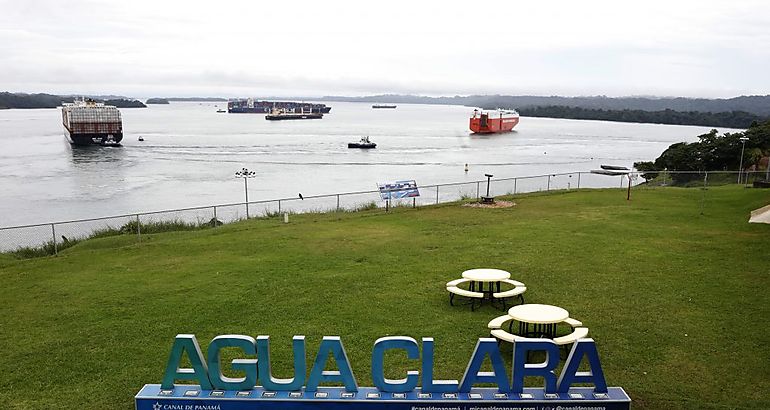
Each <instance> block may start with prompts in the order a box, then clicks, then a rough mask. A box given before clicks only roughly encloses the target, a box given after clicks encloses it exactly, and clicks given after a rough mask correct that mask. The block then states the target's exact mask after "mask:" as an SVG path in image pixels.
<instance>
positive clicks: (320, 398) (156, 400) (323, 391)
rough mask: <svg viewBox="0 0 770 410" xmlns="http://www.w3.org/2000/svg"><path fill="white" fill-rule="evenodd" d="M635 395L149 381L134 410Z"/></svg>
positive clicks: (295, 409) (466, 407)
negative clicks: (234, 387) (208, 386)
mask: <svg viewBox="0 0 770 410" xmlns="http://www.w3.org/2000/svg"><path fill="white" fill-rule="evenodd" d="M630 406H631V399H630V398H629V397H628V395H627V394H626V392H625V391H624V390H623V389H622V388H620V387H610V388H609V389H608V392H607V393H605V394H598V393H594V392H593V388H590V387H576V388H572V389H570V390H569V393H561V394H553V395H547V394H545V393H544V392H543V389H542V388H525V389H524V393H520V394H517V393H499V392H498V390H497V389H496V388H475V389H472V390H471V391H470V392H469V393H423V392H422V391H420V389H416V390H413V391H410V392H407V393H384V392H381V391H379V390H377V389H375V388H373V387H361V388H359V390H358V391H357V392H346V391H345V390H344V388H342V387H319V388H318V391H316V392H306V391H304V390H301V391H293V392H286V391H280V392H275V391H266V390H264V389H263V388H261V387H256V388H254V389H252V390H244V391H224V390H201V388H200V387H199V386H197V385H187V384H185V385H176V386H174V388H173V389H171V390H163V389H161V388H160V385H158V384H147V385H145V386H144V387H143V388H142V390H140V391H139V393H138V394H137V395H136V410H267V409H276V408H280V409H289V410H311V409H314V410H354V409H365V410H385V409H388V410H450V409H451V410H554V409H558V408H562V409H565V410H568V409H571V408H574V409H592V410H629V409H630Z"/></svg>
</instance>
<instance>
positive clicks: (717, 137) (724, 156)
mask: <svg viewBox="0 0 770 410" xmlns="http://www.w3.org/2000/svg"><path fill="white" fill-rule="evenodd" d="M741 154H743V155H741ZM768 166H770V120H768V121H764V122H762V123H759V122H754V123H752V124H751V125H750V126H749V127H748V128H747V129H746V130H745V131H743V132H735V133H729V132H728V133H724V134H719V132H718V131H717V130H711V131H709V132H707V133H705V134H702V135H699V136H698V141H697V142H691V143H687V142H678V143H676V144H672V145H671V146H669V147H668V148H667V149H666V150H665V151H663V153H662V154H661V155H660V156H659V157H658V158H657V159H655V161H643V162H635V163H634V168H636V169H637V170H638V171H642V177H643V178H644V179H646V180H650V179H653V178H655V177H657V176H658V174H659V173H660V171H664V170H676V171H737V170H738V169H739V168H740V169H741V171H752V170H766V169H767V168H766V167H768ZM671 178H672V180H673V181H674V183H686V182H688V181H690V180H692V179H694V178H699V177H698V176H697V175H693V174H672V175H671Z"/></svg>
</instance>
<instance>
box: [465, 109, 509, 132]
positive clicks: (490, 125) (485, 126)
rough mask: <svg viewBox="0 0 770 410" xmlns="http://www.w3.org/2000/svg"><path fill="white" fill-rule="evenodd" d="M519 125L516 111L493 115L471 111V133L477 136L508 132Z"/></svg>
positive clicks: (500, 112)
mask: <svg viewBox="0 0 770 410" xmlns="http://www.w3.org/2000/svg"><path fill="white" fill-rule="evenodd" d="M518 123H519V113H517V112H516V111H499V112H497V113H495V114H490V113H487V112H483V111H479V110H473V117H471V131H473V132H474V133H477V134H490V133H494V132H508V131H510V130H512V129H513V127H515V126H516V124H518Z"/></svg>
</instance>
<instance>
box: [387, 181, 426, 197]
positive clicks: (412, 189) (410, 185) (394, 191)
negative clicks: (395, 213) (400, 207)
mask: <svg viewBox="0 0 770 410" xmlns="http://www.w3.org/2000/svg"><path fill="white" fill-rule="evenodd" d="M377 188H378V189H379V190H380V198H382V200H383V201H389V200H391V199H404V198H417V197H418V196H420V191H419V189H417V182H416V181H415V180H413V179H409V180H404V181H396V182H390V183H388V182H386V183H377Z"/></svg>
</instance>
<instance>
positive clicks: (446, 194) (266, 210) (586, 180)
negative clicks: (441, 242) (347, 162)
mask: <svg viewBox="0 0 770 410" xmlns="http://www.w3.org/2000/svg"><path fill="white" fill-rule="evenodd" d="M656 173H657V177H656V178H655V180H654V181H653V182H652V183H649V185H650V186H658V185H663V186H665V185H669V184H670V183H671V182H672V178H678V179H679V181H678V183H680V184H681V183H682V181H681V180H683V179H684V180H687V182H688V185H690V186H708V185H714V184H726V183H733V184H735V183H736V182H737V181H739V180H740V181H741V183H746V184H750V183H752V182H753V181H754V180H755V179H762V178H763V177H764V172H742V173H740V175H739V173H738V172H736V171H667V170H664V171H646V172H644V173H640V172H633V173H632V174H631V177H629V176H626V175H618V176H607V175H600V174H595V173H591V172H586V171H578V172H563V173H554V174H544V175H533V176H523V177H507V178H494V179H492V181H491V183H490V186H489V193H490V195H492V196H500V195H516V194H522V193H532V192H539V191H553V190H572V189H582V188H626V187H628V185H629V182H630V186H632V187H633V186H637V185H639V184H640V183H642V182H644V180H643V179H642V178H638V175H639V174H648V175H649V174H656ZM715 176H718V177H715ZM629 179H630V181H629ZM419 189H420V197H418V198H416V199H400V200H391V202H390V204H389V205H390V206H426V205H435V204H440V203H446V202H453V201H457V200H460V199H469V198H479V197H480V196H482V195H485V194H486V190H487V180H478V181H469V182H454V183H445V184H432V185H422V186H420V188H419ZM383 207H385V202H383V201H382V200H381V199H380V194H379V191H378V190H370V191H354V192H340V193H334V194H322V195H309V196H304V197H303V198H299V197H296V198H279V199H269V200H260V201H248V202H237V203H230V204H219V205H210V206H199V207H190V208H179V209H169V210H160V211H153V212H142V213H131V214H123V215H113V216H105V217H97V218H85V219H78V220H70V221H58V222H48V223H41V224H30V225H19V226H9V227H1V228H0V252H9V251H16V250H19V249H21V248H41V249H43V248H44V249H45V250H46V252H45V253H54V254H55V253H58V251H59V250H60V249H61V248H63V247H66V246H69V245H71V244H73V243H75V242H77V241H80V240H83V239H86V238H89V237H98V236H107V235H115V234H118V233H121V234H132V235H136V237H137V240H141V236H142V234H148V233H153V232H160V231H169V230H185V229H199V228H200V227H205V226H211V227H216V226H219V225H221V224H227V223H232V222H236V221H240V220H244V219H246V214H247V213H248V214H249V215H250V216H251V217H252V218H254V217H257V218H259V217H266V216H277V215H281V214H284V213H292V214H293V213H308V212H350V211H357V210H362V209H372V208H383ZM247 208H248V212H247Z"/></svg>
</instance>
